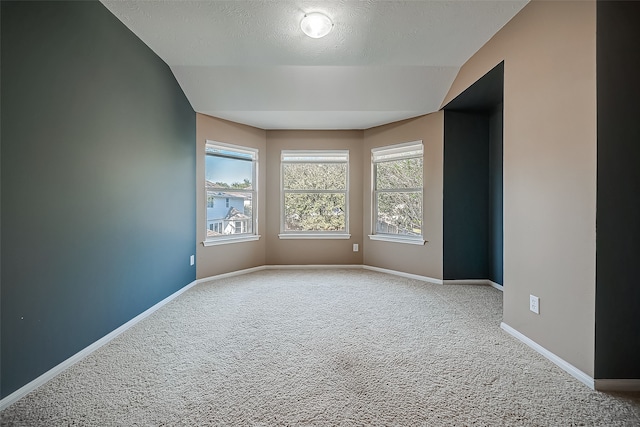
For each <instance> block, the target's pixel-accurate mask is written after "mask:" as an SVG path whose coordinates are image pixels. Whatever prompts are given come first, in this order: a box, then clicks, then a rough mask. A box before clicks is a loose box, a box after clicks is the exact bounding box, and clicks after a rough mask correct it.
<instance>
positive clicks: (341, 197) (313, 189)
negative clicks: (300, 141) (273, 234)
mask: <svg viewBox="0 0 640 427" xmlns="http://www.w3.org/2000/svg"><path fill="white" fill-rule="evenodd" d="M348 159H349V152H348V151H345V150H340V151H330V150H306V151H303V150H283V151H282V152H281V161H282V163H281V164H282V167H281V185H282V193H281V194H282V196H281V197H282V218H281V231H282V233H293V234H294V235H295V234H309V235H313V234H329V235H330V234H336V233H346V232H347V231H348V214H347V212H348V180H349V170H348Z"/></svg>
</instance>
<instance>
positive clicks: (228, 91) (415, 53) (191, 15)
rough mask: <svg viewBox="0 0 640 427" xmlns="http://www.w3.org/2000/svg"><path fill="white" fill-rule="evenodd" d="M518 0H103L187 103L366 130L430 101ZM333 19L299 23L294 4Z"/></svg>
mask: <svg viewBox="0 0 640 427" xmlns="http://www.w3.org/2000/svg"><path fill="white" fill-rule="evenodd" d="M527 1H528V0H498V1H491V0H473V1H460V0H445V1H434V0H422V1H420V0H413V1H374V0H369V1H364V0H341V1H295V0H271V1H268V0H263V1H248V0H226V1H218V0H215V1H185V0H172V1H158V0H152V1H149V0H144V1H140V0H133V1H130V0H129V1H128V0H124V1H123V0H102V2H103V4H104V5H105V6H106V7H107V8H108V9H109V10H110V11H111V12H112V13H113V14H114V15H116V16H117V17H118V18H119V19H120V20H121V21H122V22H123V23H124V24H125V25H126V26H127V27H129V28H130V29H131V30H132V31H133V32H134V33H135V34H136V35H137V36H138V37H140V39H142V41H144V42H145V43H146V44H147V45H148V46H149V47H150V48H151V49H153V51H154V52H156V53H157V54H158V55H159V56H160V57H161V58H162V59H163V60H164V61H165V62H166V63H167V64H168V65H169V66H170V67H171V70H172V71H173V73H174V75H175V76H176V79H177V80H178V82H179V83H180V85H181V86H182V88H183V90H184V92H185V94H186V96H187V98H188V99H189V101H190V102H191V105H192V106H193V108H194V109H195V110H196V111H198V112H200V113H204V114H209V115H212V116H216V117H220V118H224V119H228V120H233V121H235V122H239V123H245V124H249V125H252V126H256V127H259V128H262V129H366V128H370V127H373V126H377V125H380V124H384V123H389V122H392V121H397V120H401V119H405V118H409V117H415V116H418V115H421V114H426V113H430V112H433V111H437V110H438V108H439V107H440V104H441V102H442V100H443V99H444V97H445V95H446V93H447V91H448V90H449V87H450V85H451V83H452V82H453V79H454V78H455V76H456V74H457V72H458V70H459V68H460V66H461V65H462V64H463V63H464V62H465V61H466V60H467V59H469V58H470V57H471V56H472V55H473V54H474V53H475V52H476V51H477V50H478V49H479V48H480V47H481V46H482V45H483V44H484V43H486V42H487V41H488V40H489V39H490V38H491V37H492V36H493V35H494V34H495V33H496V32H497V31H498V30H499V29H500V28H502V26H504V24H506V23H507V22H508V21H509V20H510V19H511V18H512V17H513V16H514V15H515V14H516V13H518V12H519V11H520V9H522V7H524V6H525V5H526V3H527ZM310 12H323V13H325V14H327V15H328V16H329V17H330V18H331V19H332V20H333V22H334V28H333V31H332V32H331V33H329V35H328V36H326V37H324V38H322V39H311V38H309V37H307V36H305V35H304V34H303V33H302V31H301V30H300V21H301V19H302V18H303V16H304V14H305V13H310Z"/></svg>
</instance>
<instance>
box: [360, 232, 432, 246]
mask: <svg viewBox="0 0 640 427" xmlns="http://www.w3.org/2000/svg"><path fill="white" fill-rule="evenodd" d="M369 239H371V240H379V241H382V242H393V243H406V244H409V245H420V246H423V245H424V244H425V243H427V241H426V240H424V239H423V238H422V237H396V236H391V235H385V234H370V235H369Z"/></svg>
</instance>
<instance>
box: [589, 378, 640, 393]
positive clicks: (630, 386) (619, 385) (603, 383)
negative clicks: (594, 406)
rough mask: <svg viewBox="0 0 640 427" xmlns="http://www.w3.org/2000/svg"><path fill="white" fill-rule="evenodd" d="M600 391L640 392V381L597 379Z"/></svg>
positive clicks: (597, 387) (597, 388)
mask: <svg viewBox="0 0 640 427" xmlns="http://www.w3.org/2000/svg"><path fill="white" fill-rule="evenodd" d="M595 382H596V384H595V385H596V390H598V391H640V380H638V379H600V380H598V379H596V380H595Z"/></svg>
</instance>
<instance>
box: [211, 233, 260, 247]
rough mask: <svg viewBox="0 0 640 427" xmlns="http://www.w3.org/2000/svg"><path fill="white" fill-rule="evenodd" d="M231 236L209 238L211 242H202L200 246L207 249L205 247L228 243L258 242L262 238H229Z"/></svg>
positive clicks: (246, 236)
mask: <svg viewBox="0 0 640 427" xmlns="http://www.w3.org/2000/svg"><path fill="white" fill-rule="evenodd" d="M231 236H233V235H229V236H220V237H210V239H211V240H205V241H204V242H202V245H203V246H205V247H207V246H217V245H226V244H229V243H241V242H253V241H256V240H260V237H262V236H260V235H259V234H241V235H235V237H231ZM213 239H215V240H213Z"/></svg>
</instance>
